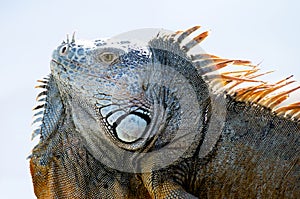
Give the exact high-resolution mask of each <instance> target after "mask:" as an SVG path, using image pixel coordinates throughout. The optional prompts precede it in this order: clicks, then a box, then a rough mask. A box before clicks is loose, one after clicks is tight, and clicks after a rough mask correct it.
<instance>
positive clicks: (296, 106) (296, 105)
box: [275, 102, 300, 114]
mask: <svg viewBox="0 0 300 199" xmlns="http://www.w3.org/2000/svg"><path fill="white" fill-rule="evenodd" d="M290 110H292V111H294V110H296V111H297V112H298V111H300V102H297V103H294V104H290V105H287V106H284V107H280V108H278V109H276V110H275V112H276V113H278V114H280V113H282V112H287V111H290Z"/></svg>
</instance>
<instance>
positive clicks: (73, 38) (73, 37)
mask: <svg viewBox="0 0 300 199" xmlns="http://www.w3.org/2000/svg"><path fill="white" fill-rule="evenodd" d="M75 33H76V32H75V31H74V32H73V35H72V41H71V44H74V43H75Z"/></svg>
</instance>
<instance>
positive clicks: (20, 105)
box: [0, 0, 300, 199]
mask: <svg viewBox="0 0 300 199" xmlns="http://www.w3.org/2000/svg"><path fill="white" fill-rule="evenodd" d="M0 18H1V20H0V75H1V78H0V88H1V90H0V124H1V125H0V127H1V143H0V153H1V154H0V155H1V156H0V157H1V160H0V198H3V199H7V198H34V193H33V189H32V183H31V177H30V173H29V164H28V160H26V157H27V156H28V155H29V154H30V150H31V148H32V147H33V146H34V143H35V142H31V141H30V137H31V127H30V123H31V121H32V120H31V117H32V112H31V108H32V107H33V106H34V104H35V101H34V100H35V96H36V94H37V91H36V89H34V88H33V87H34V85H35V82H36V80H37V79H39V78H41V77H42V76H44V75H46V74H48V73H49V60H50V56H51V53H52V50H53V49H54V48H55V47H56V46H57V45H58V44H60V43H61V41H62V40H63V39H65V38H66V34H67V33H72V32H74V31H76V32H77V38H81V39H95V38H101V37H109V36H114V35H116V34H119V33H122V32H126V31H129V30H134V29H139V28H165V29H169V30H179V29H181V30H182V29H186V28H189V27H191V26H194V25H203V26H204V27H206V28H208V29H210V30H212V34H211V35H210V37H209V38H208V39H206V41H204V42H203V45H202V46H203V48H204V50H205V51H206V52H209V53H213V54H216V55H219V56H222V57H228V58H240V59H250V60H252V61H253V62H254V63H259V62H261V61H263V64H262V68H264V71H267V70H276V72H275V74H273V75H269V76H268V77H267V78H268V79H269V80H270V81H272V80H273V81H275V80H279V79H280V78H283V77H287V76H289V75H291V74H294V76H295V79H296V80H298V81H299V80H300V72H299V67H300V63H299V53H300V39H299V36H300V22H299V19H300V4H299V1H296V0H294V1H292V0H290V1H283V0H282V1H280V0H264V1H261V0H251V1H249V0H248V1H241V0H240V1H239V0H226V1H225V0H224V1H222V0H219V1H217V0H210V1H208V0H205V1H202V0H201V1H199V0H198V1H196V0H194V1H189V0H182V1H176V0H147V1H142V0H127V1H111V0H110V1H109V0H106V1H100V0H99V1H96V0H95V1H92V0H85V1H74V0H73V1H72V0H51V1H39V0H27V1H13V0H11V1H1V2H0ZM292 97H293V99H294V101H295V100H298V101H300V100H299V99H300V97H299V93H298V94H297V93H296V94H294V95H293V96H292Z"/></svg>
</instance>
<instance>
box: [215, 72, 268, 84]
mask: <svg viewBox="0 0 300 199" xmlns="http://www.w3.org/2000/svg"><path fill="white" fill-rule="evenodd" d="M220 76H221V78H224V79H228V80H236V81H242V82H261V83H263V81H260V80H254V79H248V78H239V77H231V76H227V75H222V74H221V75H220Z"/></svg>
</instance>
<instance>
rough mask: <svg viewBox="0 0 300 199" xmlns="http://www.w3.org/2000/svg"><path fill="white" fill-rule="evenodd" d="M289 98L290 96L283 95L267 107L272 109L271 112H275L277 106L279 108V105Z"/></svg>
mask: <svg viewBox="0 0 300 199" xmlns="http://www.w3.org/2000/svg"><path fill="white" fill-rule="evenodd" d="M287 98H289V96H288V95H283V96H281V97H278V98H277V99H276V100H274V102H273V101H271V102H272V103H268V104H267V107H268V108H270V109H271V110H273V109H274V108H275V107H276V106H278V105H279V104H281V103H282V102H283V101H285V100H286V99H287Z"/></svg>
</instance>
